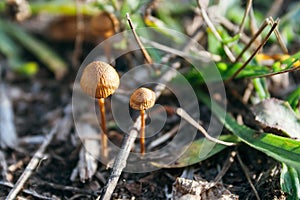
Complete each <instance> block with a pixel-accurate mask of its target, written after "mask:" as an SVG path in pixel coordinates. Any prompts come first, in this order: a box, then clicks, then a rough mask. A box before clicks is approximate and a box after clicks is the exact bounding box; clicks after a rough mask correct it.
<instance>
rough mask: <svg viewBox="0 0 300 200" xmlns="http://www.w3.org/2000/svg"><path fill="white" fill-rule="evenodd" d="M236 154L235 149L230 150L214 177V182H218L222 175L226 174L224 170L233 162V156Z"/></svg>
mask: <svg viewBox="0 0 300 200" xmlns="http://www.w3.org/2000/svg"><path fill="white" fill-rule="evenodd" d="M236 154H237V153H236V151H232V152H230V155H229V156H228V158H227V160H226V161H225V164H224V165H223V168H222V170H221V171H220V172H219V174H218V175H217V176H216V177H215V179H214V182H219V181H220V180H221V179H222V177H223V176H224V175H225V174H226V172H227V171H228V169H229V168H230V166H231V164H232V163H233V162H234V158H235V156H236Z"/></svg>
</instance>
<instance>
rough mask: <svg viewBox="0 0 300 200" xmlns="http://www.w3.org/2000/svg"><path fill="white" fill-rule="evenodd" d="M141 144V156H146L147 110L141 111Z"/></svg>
mask: <svg viewBox="0 0 300 200" xmlns="http://www.w3.org/2000/svg"><path fill="white" fill-rule="evenodd" d="M140 144H141V154H142V156H143V155H144V154H145V110H141V135H140Z"/></svg>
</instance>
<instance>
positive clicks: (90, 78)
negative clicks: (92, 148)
mask: <svg viewBox="0 0 300 200" xmlns="http://www.w3.org/2000/svg"><path fill="white" fill-rule="evenodd" d="M119 84H120V79H119V75H118V73H117V71H116V70H115V69H114V68H113V67H112V66H111V65H109V64H107V63H105V62H101V61H94V62H92V63H90V64H88V65H87V66H86V67H85V69H84V70H83V73H82V76H81V79H80V86H81V88H82V90H83V91H84V92H85V93H86V94H87V95H89V96H91V97H94V98H96V99H98V104H99V108H100V113H101V128H102V134H101V145H102V149H101V150H102V151H101V153H102V155H103V157H104V158H107V156H108V150H107V136H106V119H105V106H104V103H105V102H104V99H105V98H106V97H108V96H109V95H111V94H113V93H114V92H115V90H116V89H117V88H118V87H119Z"/></svg>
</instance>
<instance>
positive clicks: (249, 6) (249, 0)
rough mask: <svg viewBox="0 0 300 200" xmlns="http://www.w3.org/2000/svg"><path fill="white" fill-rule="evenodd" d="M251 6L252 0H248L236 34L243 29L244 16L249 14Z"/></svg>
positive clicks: (240, 32)
mask: <svg viewBox="0 0 300 200" xmlns="http://www.w3.org/2000/svg"><path fill="white" fill-rule="evenodd" d="M251 6H252V0H248V1H247V6H246V10H245V13H244V16H243V19H242V22H241V24H240V27H239V32H238V34H242V32H243V31H244V26H245V21H246V17H247V16H248V15H249V12H250V8H251Z"/></svg>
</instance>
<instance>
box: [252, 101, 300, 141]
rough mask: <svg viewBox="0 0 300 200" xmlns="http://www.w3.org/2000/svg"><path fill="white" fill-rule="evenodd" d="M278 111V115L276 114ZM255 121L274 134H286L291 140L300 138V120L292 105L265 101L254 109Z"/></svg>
mask: <svg viewBox="0 0 300 200" xmlns="http://www.w3.org/2000/svg"><path fill="white" fill-rule="evenodd" d="M274 111H276V114H274ZM252 112H253V114H254V115H255V120H257V121H258V122H259V123H261V124H262V125H263V127H264V128H267V129H270V130H272V132H273V131H274V133H278V132H280V133H284V134H285V135H287V136H289V137H291V138H298V139H299V138H300V119H299V118H298V117H297V116H296V114H295V113H294V111H293V110H292V108H291V106H290V104H289V103H288V102H285V101H281V100H279V99H275V98H271V99H267V100H264V101H262V102H260V103H258V104H256V105H254V106H253V107H252Z"/></svg>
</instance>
